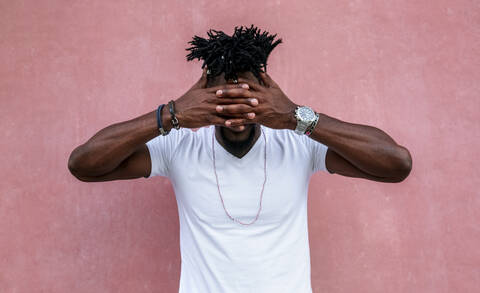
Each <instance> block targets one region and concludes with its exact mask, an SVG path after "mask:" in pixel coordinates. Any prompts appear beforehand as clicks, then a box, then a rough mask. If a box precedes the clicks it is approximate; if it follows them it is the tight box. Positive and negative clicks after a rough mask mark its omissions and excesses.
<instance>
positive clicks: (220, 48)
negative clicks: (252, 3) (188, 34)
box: [186, 24, 282, 80]
mask: <svg viewBox="0 0 480 293" xmlns="http://www.w3.org/2000/svg"><path fill="white" fill-rule="evenodd" d="M207 35H208V39H205V38H202V37H199V36H194V37H193V40H192V41H190V42H188V43H189V44H191V45H192V46H191V47H190V48H187V49H186V50H187V51H190V53H189V54H188V55H187V61H191V60H193V59H198V60H203V64H202V69H203V68H204V67H205V66H207V68H208V75H207V76H208V78H213V77H215V76H218V75H220V74H221V73H222V72H223V73H225V80H229V79H237V78H238V77H237V73H238V72H245V71H250V72H252V73H253V74H254V75H255V76H256V77H257V78H258V79H260V72H266V71H267V59H268V56H269V55H270V52H272V50H273V49H274V48H275V47H276V46H277V45H278V44H280V43H281V42H282V39H278V40H276V41H274V40H275V37H276V36H277V35H276V34H274V35H270V34H269V33H268V32H267V31H264V32H261V30H260V29H258V28H257V27H254V26H253V24H252V25H251V27H249V28H247V27H243V26H240V27H235V31H234V33H233V35H232V36H229V35H227V34H225V33H224V32H223V31H217V30H213V29H211V30H209V31H208V32H207Z"/></svg>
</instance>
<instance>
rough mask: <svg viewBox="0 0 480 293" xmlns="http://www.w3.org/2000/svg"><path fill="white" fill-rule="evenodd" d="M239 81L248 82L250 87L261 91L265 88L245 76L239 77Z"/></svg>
mask: <svg viewBox="0 0 480 293" xmlns="http://www.w3.org/2000/svg"><path fill="white" fill-rule="evenodd" d="M238 82H239V83H244V84H247V85H248V86H249V87H250V89H253V90H254V91H261V90H263V88H264V87H263V86H262V85H261V84H259V83H257V82H255V81H252V80H249V79H246V78H243V77H240V78H238Z"/></svg>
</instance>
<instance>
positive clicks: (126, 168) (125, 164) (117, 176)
mask: <svg viewBox="0 0 480 293" xmlns="http://www.w3.org/2000/svg"><path fill="white" fill-rule="evenodd" d="M150 172H151V159H150V154H149V151H148V148H147V146H146V144H142V145H140V147H138V148H137V149H136V150H135V151H134V152H133V153H132V154H131V155H130V156H129V157H127V158H126V159H125V160H123V161H122V162H121V163H120V165H118V167H117V168H115V169H114V170H113V171H111V172H109V173H107V174H104V175H100V176H78V175H76V177H77V178H78V179H79V180H81V181H86V182H98V181H112V180H125V179H135V178H141V177H148V176H149V175H150Z"/></svg>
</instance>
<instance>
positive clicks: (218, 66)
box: [186, 25, 282, 141]
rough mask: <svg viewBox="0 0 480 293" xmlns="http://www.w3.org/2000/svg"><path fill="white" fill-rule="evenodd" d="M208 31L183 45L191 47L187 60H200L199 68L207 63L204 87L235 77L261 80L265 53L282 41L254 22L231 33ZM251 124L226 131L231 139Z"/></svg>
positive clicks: (241, 136)
mask: <svg viewBox="0 0 480 293" xmlns="http://www.w3.org/2000/svg"><path fill="white" fill-rule="evenodd" d="M207 35H208V38H206V39H205V38H202V37H199V36H194V37H193V40H192V41H190V42H189V44H190V45H191V47H189V48H187V49H186V50H187V51H190V53H189V54H188V55H187V61H191V60H194V59H198V60H203V64H202V68H204V67H205V66H206V67H207V69H208V71H207V80H208V82H207V87H213V86H218V85H223V84H226V83H234V82H235V81H236V80H237V79H238V78H244V79H247V80H250V81H252V82H256V83H261V78H260V72H266V69H267V59H268V56H269V55H270V53H271V52H272V50H273V49H274V48H275V47H276V46H277V45H278V44H280V43H281V42H282V40H281V39H278V40H275V38H276V36H277V35H276V34H275V35H270V34H269V33H268V32H266V31H264V32H261V30H260V29H258V28H257V27H254V26H253V25H251V26H250V27H249V28H248V27H243V26H241V27H235V30H234V32H233V34H232V35H231V36H229V35H227V34H225V33H224V32H223V31H217V30H209V31H208V32H207ZM253 126H254V125H253V124H247V125H244V126H236V127H230V128H228V131H227V132H229V133H230V139H232V140H236V141H240V140H243V139H245V138H246V137H247V136H248V134H247V133H245V132H250V130H252V127H253ZM222 128H224V127H222ZM224 130H226V129H225V128H224ZM231 131H233V132H234V133H237V134H234V133H231ZM242 132H244V133H243V134H241V133H242Z"/></svg>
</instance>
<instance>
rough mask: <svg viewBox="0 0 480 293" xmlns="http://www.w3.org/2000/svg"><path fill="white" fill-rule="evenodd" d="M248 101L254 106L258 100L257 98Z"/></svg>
mask: <svg viewBox="0 0 480 293" xmlns="http://www.w3.org/2000/svg"><path fill="white" fill-rule="evenodd" d="M250 103H252V105H254V106H256V105H258V100H257V99H250Z"/></svg>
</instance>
